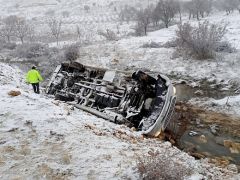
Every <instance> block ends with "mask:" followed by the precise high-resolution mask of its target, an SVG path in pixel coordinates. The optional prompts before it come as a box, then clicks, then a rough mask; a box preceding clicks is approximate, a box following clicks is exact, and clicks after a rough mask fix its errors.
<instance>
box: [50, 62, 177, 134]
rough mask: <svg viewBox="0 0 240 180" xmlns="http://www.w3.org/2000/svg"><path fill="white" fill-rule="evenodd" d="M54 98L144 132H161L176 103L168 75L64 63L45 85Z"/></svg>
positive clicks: (169, 118)
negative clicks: (153, 74)
mask: <svg viewBox="0 0 240 180" xmlns="http://www.w3.org/2000/svg"><path fill="white" fill-rule="evenodd" d="M46 93H47V94H51V95H54V96H55V99H58V100H61V101H67V102H69V103H71V104H73V105H74V106H75V107H77V108H79V109H82V110H84V111H87V112H89V113H92V114H94V115H96V116H98V117H101V118H104V119H106V120H109V121H112V122H114V123H117V124H126V125H128V126H131V127H135V128H136V129H137V130H139V131H142V133H143V134H146V135H150V136H158V135H159V134H160V133H161V131H164V130H165V128H166V127H167V125H168V123H169V121H170V120H171V115H172V113H173V111H174V106H175V102H176V96H175V88H174V87H173V85H172V83H171V81H170V80H169V79H168V77H166V76H164V75H161V74H158V75H156V77H153V76H150V75H149V74H147V73H144V72H142V71H140V70H139V71H137V72H134V73H129V72H124V71H117V70H108V69H103V68H96V67H90V66H85V65H82V64H80V63H78V62H71V63H70V62H66V63H62V64H61V65H59V66H57V68H56V70H55V71H54V73H53V76H52V78H51V80H50V82H49V84H48V85H47V87H46Z"/></svg>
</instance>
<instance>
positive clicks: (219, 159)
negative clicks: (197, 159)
mask: <svg viewBox="0 0 240 180" xmlns="http://www.w3.org/2000/svg"><path fill="white" fill-rule="evenodd" d="M209 162H210V163H213V164H216V165H217V166H220V167H226V166H228V165H229V164H230V161H229V160H228V159H227V158H224V157H216V158H213V159H210V160H209Z"/></svg>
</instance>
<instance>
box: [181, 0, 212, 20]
mask: <svg viewBox="0 0 240 180" xmlns="http://www.w3.org/2000/svg"><path fill="white" fill-rule="evenodd" d="M212 6H213V1H212V0H191V1H188V2H186V3H185V6H184V8H185V9H186V10H187V11H188V13H189V19H191V18H197V19H198V20H199V19H200V17H202V18H204V16H205V15H209V14H210V12H211V11H212Z"/></svg>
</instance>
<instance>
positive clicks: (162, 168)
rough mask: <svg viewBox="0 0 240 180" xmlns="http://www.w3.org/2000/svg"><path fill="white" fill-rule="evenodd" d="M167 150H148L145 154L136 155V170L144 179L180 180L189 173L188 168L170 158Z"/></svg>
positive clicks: (171, 156)
mask: <svg viewBox="0 0 240 180" xmlns="http://www.w3.org/2000/svg"><path fill="white" fill-rule="evenodd" d="M175 155H176V154H175ZM175 155H171V154H170V153H169V152H168V151H167V150H166V152H164V153H161V154H160V152H159V151H154V150H150V151H149V152H148V155H147V156H144V157H142V156H141V157H138V161H137V170H138V172H139V173H140V176H141V178H142V179H144V180H148V179H151V180H166V179H168V180H176V179H178V180H181V179H184V177H186V176H189V175H191V171H190V169H188V168H187V167H185V166H183V165H182V164H179V163H176V162H174V161H173V160H172V158H173V157H174V156H175Z"/></svg>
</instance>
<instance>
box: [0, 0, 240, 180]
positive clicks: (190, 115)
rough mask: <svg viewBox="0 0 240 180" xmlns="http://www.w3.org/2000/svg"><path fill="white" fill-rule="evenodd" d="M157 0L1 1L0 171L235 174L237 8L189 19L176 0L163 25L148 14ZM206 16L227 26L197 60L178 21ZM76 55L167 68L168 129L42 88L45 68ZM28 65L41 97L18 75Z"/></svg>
mask: <svg viewBox="0 0 240 180" xmlns="http://www.w3.org/2000/svg"><path fill="white" fill-rule="evenodd" d="M183 1H184V2H187V1H188V2H190V0H181V2H183ZM223 1H225V0H223ZM157 2H158V1H157V0H132V1H129V0H0V4H1V6H0V30H1V31H0V179H3V180H8V179H97V180H98V179H100V180H101V179H102V180H105V179H133V180H135V179H136V180H137V179H142V178H144V176H145V175H146V173H145V174H144V173H143V172H144V170H148V171H149V172H150V173H153V174H152V175H153V176H154V175H156V174H154V173H160V174H161V175H162V177H163V179H186V180H202V179H209V180H212V179H213V180H215V179H216V180H218V179H227V180H238V179H240V174H239V171H240V158H239V154H240V136H239V134H240V133H239V132H240V131H239V127H240V126H239V122H240V121H239V120H240V108H239V106H240V78H239V77H240V71H239V68H240V35H239V34H240V25H239V22H240V14H239V12H240V8H236V9H235V11H233V10H231V9H230V12H229V13H228V12H225V11H226V10H223V9H221V8H220V9H218V8H217V6H214V7H213V8H212V11H211V12H209V14H207V13H206V14H207V15H205V16H204V17H200V19H199V20H197V18H196V17H192V18H191V19H189V15H190V16H191V15H192V14H191V13H193V12H192V11H191V10H192V9H191V7H188V6H186V4H184V3H183V4H181V5H179V7H175V8H176V9H177V8H180V11H181V10H182V14H181V13H179V11H178V10H177V11H176V12H175V13H176V14H175V16H174V17H173V19H172V20H171V22H170V24H169V27H168V28H165V25H164V22H163V20H162V19H161V20H159V22H154V18H153V17H155V16H154V14H155V10H156V9H157V6H156V4H157ZM199 2H200V1H199ZM201 2H207V0H206V1H204V0H203V1H201ZM208 2H210V1H208ZM214 2H215V3H216V4H217V2H218V1H214ZM226 2H227V0H226ZM231 2H232V1H231ZM239 7H240V5H239ZM155 8H156V9H155ZM181 8H182V9H181ZM184 8H185V9H184ZM189 8H190V9H189ZM176 9H175V10H176ZM124 10H125V11H124ZM143 10H146V11H143ZM195 10H196V9H195ZM227 10H228V9H227ZM126 11H128V13H127V15H128V17H126V16H124V17H123V14H124V15H125V13H126ZM231 11H232V12H231ZM238 11H239V12H238ZM149 12H151V13H149ZM141 13H143V14H141ZM158 13H159V12H158ZM149 14H150V15H151V18H150V17H149V18H150V19H151V22H150V21H149V19H147V20H146V19H144V18H145V17H146V16H150V15H149ZM180 14H181V16H180ZM227 14H228V15H227ZM11 15H13V16H11ZM15 15H16V16H15ZM129 15H130V17H129ZM141 15H143V16H141ZM155 15H156V14H155ZM198 15H199V14H198ZM132 16H133V17H132ZM193 16H194V15H193ZM180 17H181V18H180ZM11 18H13V19H12V20H13V21H11ZM14 18H15V19H14ZM141 18H142V19H141ZM180 19H181V21H180ZM25 20H26V21H25ZM146 21H147V23H149V22H150V23H149V24H148V27H147V31H146V34H143V32H144V30H143V29H144V25H145V24H144V23H146ZM148 21H149V22H148ZM206 21H209V22H210V23H215V24H217V25H219V26H220V25H226V32H225V34H224V36H223V38H220V39H221V40H219V41H217V43H215V44H214V43H213V44H214V45H216V46H217V48H219V47H220V50H219V49H218V50H219V51H218V50H217V48H216V47H214V48H216V49H214V48H213V49H214V50H213V51H214V53H213V54H214V55H213V56H212V58H206V59H198V58H197V56H194V55H192V54H191V53H189V54H188V53H185V52H184V51H180V49H181V47H182V46H183V42H181V43H182V44H181V43H180V44H177V41H176V37H177V35H176V31H177V30H179V25H180V22H181V23H182V24H184V23H188V24H189V27H191V28H193V27H197V26H198V24H199V23H203V22H206ZM12 22H14V23H15V24H14V23H12ZM20 22H22V23H23V24H20V26H19V24H18V23H20ZM51 22H53V24H52V26H51ZM13 24H14V25H13ZM139 24H140V25H139ZM11 25H12V27H11ZM21 25H22V26H21ZM139 26H140V30H141V32H140V34H138V30H139V29H138V28H139ZM9 27H11V28H12V29H11V28H9ZM19 27H20V29H19ZM21 27H25V28H21ZM209 27H210V26H209ZM51 28H52V29H51ZM58 28H59V29H58ZM21 30H22V31H21ZM19 31H20V34H19ZM57 31H59V32H57ZM24 32H25V33H24ZM26 32H27V33H26ZM56 32H57V33H56ZM215 33H216V32H215ZM21 34H24V37H21ZM190 35H191V34H189V36H190ZM21 38H22V39H21ZM178 43H179V42H178ZM207 47H210V46H207ZM204 48H206V47H202V49H204ZM200 49H201V48H200ZM75 60H76V61H78V62H79V63H82V64H84V65H90V66H95V67H103V68H107V69H111V70H122V71H124V72H128V74H130V73H132V72H133V71H137V70H142V71H144V72H146V73H147V74H148V73H150V74H151V75H152V74H154V76H156V75H157V74H164V75H167V76H168V77H169V78H170V79H171V80H172V83H173V85H174V86H175V87H176V91H177V96H178V97H177V104H176V106H175V113H174V116H173V118H172V122H173V126H174V127H173V132H171V133H173V134H171V133H170V135H169V134H168V133H169V132H166V133H165V134H161V135H160V136H159V137H158V138H150V137H146V136H144V135H142V134H141V132H138V131H136V130H135V129H134V128H132V129H130V128H129V127H127V126H125V125H117V124H114V123H111V122H108V121H106V120H103V119H101V118H98V117H96V116H94V115H92V114H89V113H87V112H84V111H81V110H79V109H76V108H75V107H73V106H72V105H69V104H67V103H64V102H60V101H57V100H54V97H53V96H50V95H46V94H44V86H45V85H46V84H47V83H48V82H49V78H50V74H51V73H52V72H53V71H54V68H55V67H56V66H57V65H58V64H60V63H62V62H63V61H75ZM33 65H35V66H37V68H38V70H39V71H40V72H41V74H42V75H43V77H44V82H43V83H41V84H40V85H41V92H42V93H41V94H40V95H38V94H34V93H33V92H32V87H31V85H28V84H26V83H25V76H26V71H27V70H28V69H29V68H30V67H32V66H33ZM20 68H21V69H20ZM114 88H115V87H114ZM78 90H79V89H78ZM54 92H55V91H54ZM75 100H76V99H75ZM78 100H79V99H78ZM101 110H102V109H101V108H100V111H101ZM174 123H175V124H174ZM170 125H171V124H170ZM174 133H175V134H174ZM178 136H179V137H178ZM180 149H181V150H180ZM142 160H143V161H144V162H142ZM144 163H145V164H144ZM151 163H152V164H151ZM231 163H233V164H231ZM144 166H147V167H144ZM156 166H157V168H156ZM149 167H150V168H152V169H150V170H149V169H148V168H149ZM154 168H155V169H154ZM159 170H161V172H159ZM156 171H157V172H156ZM148 177H149V176H148ZM150 179H151V178H150Z"/></svg>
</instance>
